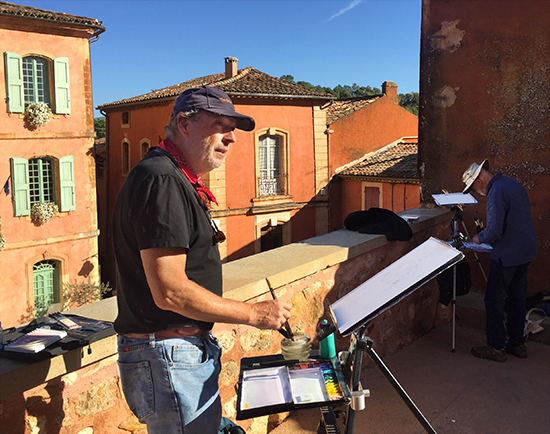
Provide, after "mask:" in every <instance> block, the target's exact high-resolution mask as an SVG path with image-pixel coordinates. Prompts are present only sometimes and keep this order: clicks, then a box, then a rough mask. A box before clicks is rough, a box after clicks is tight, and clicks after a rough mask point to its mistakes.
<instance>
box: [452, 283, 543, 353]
mask: <svg viewBox="0 0 550 434" xmlns="http://www.w3.org/2000/svg"><path fill="white" fill-rule="evenodd" d="M456 322H457V324H460V325H462V326H465V327H471V328H476V329H481V330H485V305H484V302H483V293H482V292H479V291H473V290H472V291H470V292H469V293H468V294H466V295H461V296H459V297H457V298H456ZM541 326H542V328H543V330H542V331H541V332H538V333H535V334H532V335H531V336H529V340H530V341H536V342H542V343H544V344H547V345H550V317H548V316H547V317H546V318H545V319H544V321H543V322H542V323H541Z"/></svg>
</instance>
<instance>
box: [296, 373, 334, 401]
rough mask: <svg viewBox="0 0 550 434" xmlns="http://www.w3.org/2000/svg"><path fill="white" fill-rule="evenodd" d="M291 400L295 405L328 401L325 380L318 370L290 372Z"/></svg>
mask: <svg viewBox="0 0 550 434" xmlns="http://www.w3.org/2000/svg"><path fill="white" fill-rule="evenodd" d="M290 387H291V389H292V399H293V400H294V402H295V403H296V404H307V403H310V402H324V401H328V400H329V399H328V395H327V392H326V388H325V380H324V379H323V374H322V372H321V370H320V369H319V368H311V369H301V370H297V371H291V372H290Z"/></svg>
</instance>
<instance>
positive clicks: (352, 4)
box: [327, 0, 361, 21]
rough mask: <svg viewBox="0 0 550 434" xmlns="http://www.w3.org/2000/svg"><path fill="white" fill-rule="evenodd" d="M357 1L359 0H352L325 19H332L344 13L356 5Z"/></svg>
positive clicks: (359, 1) (359, 0)
mask: <svg viewBox="0 0 550 434" xmlns="http://www.w3.org/2000/svg"><path fill="white" fill-rule="evenodd" d="M359 3H361V0H353V1H352V2H351V3H350V4H349V5H347V6H346V7H345V8H342V9H340V10H339V11H338V12H337V13H335V14H334V15H333V16H332V17H330V18H329V19H328V20H327V21H330V20H333V19H334V18H336V17H339V16H340V15H343V14H345V13H346V12H347V11H349V10H351V9H353V8H354V7H355V6H357V5H358V4H359Z"/></svg>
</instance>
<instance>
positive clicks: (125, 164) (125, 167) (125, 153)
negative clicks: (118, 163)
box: [122, 141, 130, 176]
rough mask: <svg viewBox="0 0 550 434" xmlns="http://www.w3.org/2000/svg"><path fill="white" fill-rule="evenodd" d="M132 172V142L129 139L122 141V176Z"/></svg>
mask: <svg viewBox="0 0 550 434" xmlns="http://www.w3.org/2000/svg"><path fill="white" fill-rule="evenodd" d="M128 173H130V144H129V143H128V142H127V141H124V142H122V176H126V175H128Z"/></svg>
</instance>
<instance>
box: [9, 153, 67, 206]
mask: <svg viewBox="0 0 550 434" xmlns="http://www.w3.org/2000/svg"><path fill="white" fill-rule="evenodd" d="M11 176H12V187H13V193H12V195H13V196H12V197H13V209H14V215H15V216H25V215H30V213H31V207H32V205H34V204H35V203H47V202H53V203H56V204H57V205H58V207H59V211H62V212H67V211H74V210H75V209H76V196H75V180H74V157H73V156H72V155H67V156H65V157H61V158H60V159H59V160H58V164H57V167H56V160H55V159H53V158H50V157H37V158H31V159H30V160H25V159H24V158H15V157H14V158H12V159H11ZM56 192H57V193H58V194H59V196H60V197H59V198H58V197H57V195H56Z"/></svg>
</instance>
